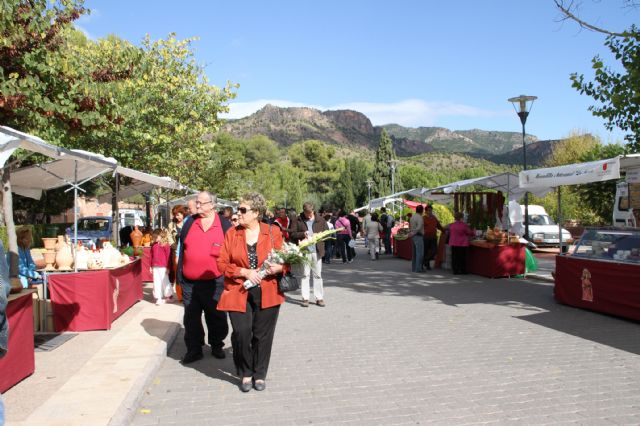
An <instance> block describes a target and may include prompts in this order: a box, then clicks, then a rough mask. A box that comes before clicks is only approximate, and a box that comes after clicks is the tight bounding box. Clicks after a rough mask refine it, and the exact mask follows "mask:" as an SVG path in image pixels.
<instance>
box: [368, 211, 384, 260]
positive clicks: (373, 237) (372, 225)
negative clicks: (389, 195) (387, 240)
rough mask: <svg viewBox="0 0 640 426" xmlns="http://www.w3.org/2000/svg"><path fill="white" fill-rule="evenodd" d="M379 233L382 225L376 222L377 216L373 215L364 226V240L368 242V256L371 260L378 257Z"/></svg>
mask: <svg viewBox="0 0 640 426" xmlns="http://www.w3.org/2000/svg"><path fill="white" fill-rule="evenodd" d="M367 216H369V215H367ZM365 219H366V218H365ZM381 232H382V224H381V223H380V222H378V214H377V213H374V214H372V215H371V217H370V219H369V221H368V222H367V225H366V226H365V238H367V240H369V255H370V256H371V260H376V259H378V256H379V255H380V233H381ZM365 241H366V240H365Z"/></svg>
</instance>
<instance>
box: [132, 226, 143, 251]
mask: <svg viewBox="0 0 640 426" xmlns="http://www.w3.org/2000/svg"><path fill="white" fill-rule="evenodd" d="M129 237H130V238H131V245H133V246H134V247H140V245H141V244H142V231H140V230H139V229H138V225H136V226H135V227H134V228H133V231H131V233H130V234H129Z"/></svg>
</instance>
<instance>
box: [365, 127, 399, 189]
mask: <svg viewBox="0 0 640 426" xmlns="http://www.w3.org/2000/svg"><path fill="white" fill-rule="evenodd" d="M390 161H397V158H396V153H395V150H394V149H393V142H392V140H391V138H390V137H389V135H388V134H387V131H386V130H384V129H382V134H381V135H380V143H379V144H378V149H377V150H376V157H375V163H374V166H373V176H372V178H373V182H374V188H372V197H373V194H375V196H376V197H382V196H385V195H389V194H391V189H392V188H391V167H390ZM395 167H396V171H395V176H394V186H395V190H396V191H398V190H399V188H400V187H401V186H402V185H401V184H400V179H399V177H400V173H398V171H399V170H398V166H397V164H396V166H395Z"/></svg>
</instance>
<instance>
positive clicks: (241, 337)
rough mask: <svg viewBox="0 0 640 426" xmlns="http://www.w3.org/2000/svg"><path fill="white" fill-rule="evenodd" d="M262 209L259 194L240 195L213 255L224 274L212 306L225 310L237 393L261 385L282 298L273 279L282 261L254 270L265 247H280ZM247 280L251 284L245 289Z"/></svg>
mask: <svg viewBox="0 0 640 426" xmlns="http://www.w3.org/2000/svg"><path fill="white" fill-rule="evenodd" d="M265 210H266V202H265V199H264V197H263V196H262V195H260V194H258V193H255V192H253V193H249V194H246V195H244V196H243V197H242V199H241V200H240V203H239V206H238V222H239V224H238V226H237V227H235V228H231V229H229V231H228V232H227V234H226V236H225V241H224V245H223V246H222V250H221V251H220V257H219V258H218V269H219V270H220V272H221V273H222V274H223V275H224V291H223V292H222V296H221V297H220V301H219V302H218V309H219V310H221V311H228V312H229V318H230V320H231V326H232V327H233V333H232V334H231V344H232V346H233V361H234V364H235V366H236V371H237V374H238V376H239V377H240V378H241V382H240V390H242V392H249V391H250V390H251V388H252V387H253V388H254V389H255V390H257V391H262V390H264V389H265V388H266V382H265V380H266V377H267V370H268V368H269V360H270V357H271V346H272V343H273V336H274V333H275V329H276V323H277V321H278V313H279V312H280V305H281V304H282V303H283V302H284V296H283V294H282V293H281V292H280V291H279V290H278V279H277V275H278V274H280V273H282V271H283V265H277V264H272V265H271V266H270V267H269V273H268V275H266V276H265V277H264V278H260V274H259V273H258V271H259V269H260V267H261V266H262V264H263V263H264V261H265V259H266V258H267V256H268V255H269V253H270V252H271V250H272V249H274V248H275V249H280V248H282V242H283V240H282V233H281V231H280V229H279V228H278V227H277V226H271V225H268V224H266V223H261V222H260V219H261V218H262V215H263V214H264V211H265ZM247 280H248V281H250V282H251V283H252V284H254V286H253V287H250V288H249V289H246V288H245V285H244V283H245V281H247Z"/></svg>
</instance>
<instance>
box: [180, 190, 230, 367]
mask: <svg viewBox="0 0 640 426" xmlns="http://www.w3.org/2000/svg"><path fill="white" fill-rule="evenodd" d="M216 201H217V197H216V196H215V195H213V194H211V193H209V192H207V191H202V192H200V193H199V194H198V196H197V198H196V202H195V207H196V212H197V213H196V214H194V215H193V216H191V218H190V220H188V221H185V224H184V225H183V226H182V231H181V232H180V248H179V255H178V268H177V277H178V280H179V281H180V284H181V286H182V300H183V303H184V320H183V321H184V341H185V343H186V345H187V353H186V354H185V355H184V357H183V358H182V360H181V362H182V364H189V363H192V362H194V361H197V360H199V359H201V358H202V357H203V355H202V346H203V345H204V327H203V325H202V312H204V319H205V321H206V323H207V330H208V340H209V345H211V355H213V356H214V357H216V358H218V359H222V358H224V357H225V353H224V351H223V349H222V348H223V347H224V339H225V338H226V337H227V334H228V333H229V325H228V324H227V314H226V312H223V311H218V310H217V309H216V308H217V306H218V300H219V299H220V295H221V294H222V290H223V277H222V274H221V273H220V271H219V270H218V256H219V255H220V250H221V249H222V244H223V243H224V234H225V233H226V232H227V230H228V229H229V228H230V227H231V222H229V220H227V219H226V218H224V217H223V216H222V215H219V214H217V213H216Z"/></svg>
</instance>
